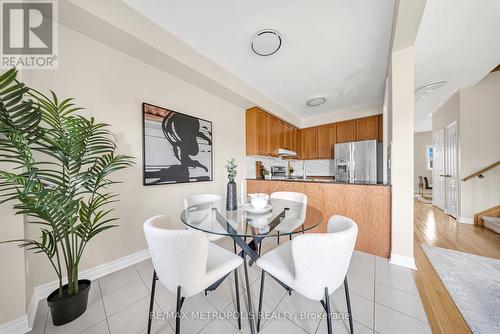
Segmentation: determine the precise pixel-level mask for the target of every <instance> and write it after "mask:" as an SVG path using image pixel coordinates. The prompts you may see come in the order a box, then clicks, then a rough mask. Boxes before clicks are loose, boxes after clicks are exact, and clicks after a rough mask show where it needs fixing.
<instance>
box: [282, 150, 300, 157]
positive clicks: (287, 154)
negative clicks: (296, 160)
mask: <svg viewBox="0 0 500 334" xmlns="http://www.w3.org/2000/svg"><path fill="white" fill-rule="evenodd" d="M278 155H279V156H281V157H296V156H297V153H296V152H295V151H290V150H287V149H284V148H279V149H278Z"/></svg>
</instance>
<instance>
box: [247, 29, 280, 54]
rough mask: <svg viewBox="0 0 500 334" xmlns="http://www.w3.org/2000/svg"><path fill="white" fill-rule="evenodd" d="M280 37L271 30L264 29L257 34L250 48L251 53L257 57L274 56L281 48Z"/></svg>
mask: <svg viewBox="0 0 500 334" xmlns="http://www.w3.org/2000/svg"><path fill="white" fill-rule="evenodd" d="M281 42H282V41H281V35H280V33H279V32H277V31H276V30H273V29H264V30H261V31H259V32H257V33H256V34H255V35H254V36H253V38H252V42H251V43H250V46H251V47H252V51H253V52H254V53H255V54H256V55H259V56H263V57H265V56H270V55H272V54H275V53H276V52H277V51H278V50H279V49H280V47H281Z"/></svg>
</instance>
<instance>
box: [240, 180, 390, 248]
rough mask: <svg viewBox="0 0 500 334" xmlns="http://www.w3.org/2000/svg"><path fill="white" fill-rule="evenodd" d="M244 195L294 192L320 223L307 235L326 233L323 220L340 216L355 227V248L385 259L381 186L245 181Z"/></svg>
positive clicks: (386, 220) (386, 225) (385, 204)
mask: <svg viewBox="0 0 500 334" xmlns="http://www.w3.org/2000/svg"><path fill="white" fill-rule="evenodd" d="M247 191H248V193H256V192H259V193H266V194H271V193H272V192H275V191H294V192H300V193H304V194H306V195H307V201H308V204H311V205H312V206H314V207H315V208H318V209H319V210H320V211H321V213H322V214H323V221H324V223H323V224H321V226H320V227H318V228H316V229H314V230H312V231H311V232H326V228H327V225H328V224H327V220H328V218H329V217H331V216H333V215H342V216H346V217H349V218H351V219H353V220H354V221H355V222H356V223H357V224H358V229H359V231H358V239H357V241H356V247H355V248H356V249H357V250H360V251H363V252H366V253H370V254H374V255H378V256H382V257H386V258H388V257H389V253H390V245H391V187H390V186H389V185H383V184H348V183H341V182H335V181H324V180H321V181H319V180H315V181H313V180H263V179H247Z"/></svg>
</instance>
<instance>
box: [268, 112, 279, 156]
mask: <svg viewBox="0 0 500 334" xmlns="http://www.w3.org/2000/svg"><path fill="white" fill-rule="evenodd" d="M280 123H281V121H280V120H279V119H277V118H276V117H274V116H271V115H268V118H267V152H268V154H269V155H271V156H273V157H277V156H278V149H279V145H280V140H279V133H278V131H277V129H278V128H279V127H280Z"/></svg>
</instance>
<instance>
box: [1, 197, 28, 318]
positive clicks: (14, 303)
mask: <svg viewBox="0 0 500 334" xmlns="http://www.w3.org/2000/svg"><path fill="white" fill-rule="evenodd" d="M0 223H1V228H0V241H4V240H13V239H22V238H24V224H23V217H22V216H14V210H13V209H12V208H11V207H10V204H2V205H1V206H0ZM0 268H2V269H1V273H0V296H1V297H0V325H1V324H3V323H6V322H8V321H11V320H13V319H17V318H19V317H21V316H23V315H24V314H25V313H26V309H25V307H26V306H25V271H24V251H23V249H21V248H19V247H17V245H16V244H14V243H8V244H0Z"/></svg>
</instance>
